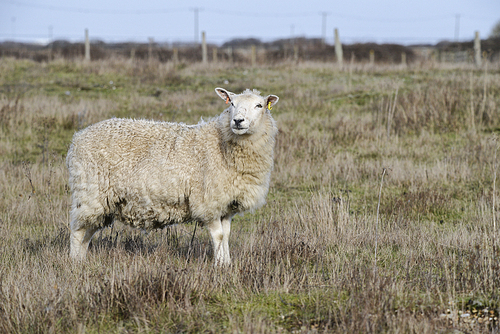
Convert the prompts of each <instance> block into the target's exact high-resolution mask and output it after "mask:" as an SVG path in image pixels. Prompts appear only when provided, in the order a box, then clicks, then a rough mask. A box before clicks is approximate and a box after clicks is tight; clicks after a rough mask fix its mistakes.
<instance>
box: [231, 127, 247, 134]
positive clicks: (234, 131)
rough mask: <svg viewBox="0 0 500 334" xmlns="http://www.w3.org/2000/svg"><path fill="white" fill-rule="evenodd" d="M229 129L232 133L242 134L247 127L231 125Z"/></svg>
mask: <svg viewBox="0 0 500 334" xmlns="http://www.w3.org/2000/svg"><path fill="white" fill-rule="evenodd" d="M231 130H232V131H233V133H234V134H237V135H242V134H244V133H246V132H247V131H248V128H246V127H243V126H233V127H232V128H231Z"/></svg>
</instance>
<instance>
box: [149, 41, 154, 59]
mask: <svg viewBox="0 0 500 334" xmlns="http://www.w3.org/2000/svg"><path fill="white" fill-rule="evenodd" d="M148 41H149V46H148V61H152V60H153V43H154V41H155V40H154V38H153V37H149V38H148Z"/></svg>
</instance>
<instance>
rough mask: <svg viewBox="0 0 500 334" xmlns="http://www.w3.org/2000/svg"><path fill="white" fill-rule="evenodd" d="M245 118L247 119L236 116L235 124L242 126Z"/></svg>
mask: <svg viewBox="0 0 500 334" xmlns="http://www.w3.org/2000/svg"><path fill="white" fill-rule="evenodd" d="M244 120H245V119H243V118H240V119H236V118H235V119H233V121H234V125H236V126H240V124H241V123H242V122H243V121H244Z"/></svg>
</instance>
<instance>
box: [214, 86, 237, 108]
mask: <svg viewBox="0 0 500 334" xmlns="http://www.w3.org/2000/svg"><path fill="white" fill-rule="evenodd" d="M215 92H216V93H217V95H219V96H220V98H221V99H223V100H224V101H226V104H228V103H229V102H232V101H233V96H234V95H235V94H234V93H232V92H230V91H227V90H225V89H224V88H215Z"/></svg>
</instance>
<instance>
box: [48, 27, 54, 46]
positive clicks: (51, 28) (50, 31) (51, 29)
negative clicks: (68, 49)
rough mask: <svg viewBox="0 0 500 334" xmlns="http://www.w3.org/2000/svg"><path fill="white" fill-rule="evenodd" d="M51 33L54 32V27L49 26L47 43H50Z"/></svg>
mask: <svg viewBox="0 0 500 334" xmlns="http://www.w3.org/2000/svg"><path fill="white" fill-rule="evenodd" d="M53 31H54V27H53V26H49V42H52V35H53Z"/></svg>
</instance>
